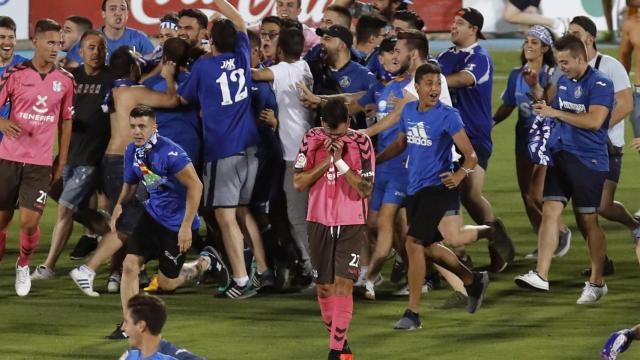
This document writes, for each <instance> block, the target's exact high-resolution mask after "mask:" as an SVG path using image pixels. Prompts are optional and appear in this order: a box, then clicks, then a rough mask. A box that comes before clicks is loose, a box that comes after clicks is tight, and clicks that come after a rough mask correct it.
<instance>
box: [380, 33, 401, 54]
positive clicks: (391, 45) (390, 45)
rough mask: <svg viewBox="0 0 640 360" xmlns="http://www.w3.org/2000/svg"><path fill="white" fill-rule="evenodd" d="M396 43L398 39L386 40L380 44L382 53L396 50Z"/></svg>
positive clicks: (389, 38) (390, 38)
mask: <svg viewBox="0 0 640 360" xmlns="http://www.w3.org/2000/svg"><path fill="white" fill-rule="evenodd" d="M396 42H398V39H397V38H395V37H388V38H384V40H382V42H381V43H380V51H381V52H393V49H395V48H396Z"/></svg>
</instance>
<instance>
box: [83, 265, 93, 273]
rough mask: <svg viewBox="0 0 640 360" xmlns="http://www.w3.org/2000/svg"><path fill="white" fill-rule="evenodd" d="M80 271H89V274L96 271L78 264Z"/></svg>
mask: <svg viewBox="0 0 640 360" xmlns="http://www.w3.org/2000/svg"><path fill="white" fill-rule="evenodd" d="M80 271H84V272H86V273H89V274H91V275H95V274H96V272H95V271H93V269H92V268H90V267H88V266H87V265H82V266H80Z"/></svg>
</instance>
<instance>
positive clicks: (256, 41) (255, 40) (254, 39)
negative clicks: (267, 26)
mask: <svg viewBox="0 0 640 360" xmlns="http://www.w3.org/2000/svg"><path fill="white" fill-rule="evenodd" d="M247 36H248V37H249V44H250V45H249V46H251V48H256V47H257V48H259V47H260V46H262V39H260V35H258V34H257V33H256V32H255V31H253V30H251V29H247Z"/></svg>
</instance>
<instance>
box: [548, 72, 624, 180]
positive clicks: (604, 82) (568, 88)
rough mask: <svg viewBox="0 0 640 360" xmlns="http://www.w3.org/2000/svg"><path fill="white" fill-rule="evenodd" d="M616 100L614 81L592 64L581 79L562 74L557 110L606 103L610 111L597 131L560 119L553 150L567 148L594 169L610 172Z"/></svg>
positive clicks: (574, 110)
mask: <svg viewBox="0 0 640 360" xmlns="http://www.w3.org/2000/svg"><path fill="white" fill-rule="evenodd" d="M614 99H615V98H614V90H613V83H612V82H611V80H610V79H609V77H608V76H607V75H605V74H604V73H602V72H600V71H598V70H595V69H593V68H591V66H589V67H588V68H587V71H586V72H585V74H584V75H582V77H581V78H580V79H578V80H572V79H569V78H568V77H566V76H565V75H562V77H560V80H558V94H557V95H556V98H555V99H554V100H553V104H552V106H553V107H554V108H555V109H558V110H562V111H568V112H572V113H574V114H581V113H586V112H588V111H589V106H591V105H602V106H606V107H607V108H609V113H608V114H607V118H606V119H605V121H604V122H603V123H602V125H601V126H600V128H599V129H598V130H595V131H594V130H587V129H581V128H578V127H576V126H573V125H571V124H569V123H566V122H564V121H556V125H555V127H554V128H553V130H552V131H551V136H550V137H549V149H550V150H551V152H552V153H554V152H558V151H567V152H570V153H571V154H573V155H575V156H577V157H578V159H580V161H581V162H582V163H583V164H584V165H585V166H587V167H589V168H591V169H593V170H597V171H609V152H608V150H607V139H608V137H607V129H609V120H610V119H611V109H613V104H614Z"/></svg>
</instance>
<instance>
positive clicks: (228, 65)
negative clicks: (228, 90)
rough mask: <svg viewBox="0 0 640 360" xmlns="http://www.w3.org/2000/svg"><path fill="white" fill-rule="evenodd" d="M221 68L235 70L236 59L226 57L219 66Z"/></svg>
mask: <svg viewBox="0 0 640 360" xmlns="http://www.w3.org/2000/svg"><path fill="white" fill-rule="evenodd" d="M220 69H222V70H235V69H236V59H228V60H225V61H223V62H222V66H220Z"/></svg>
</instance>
